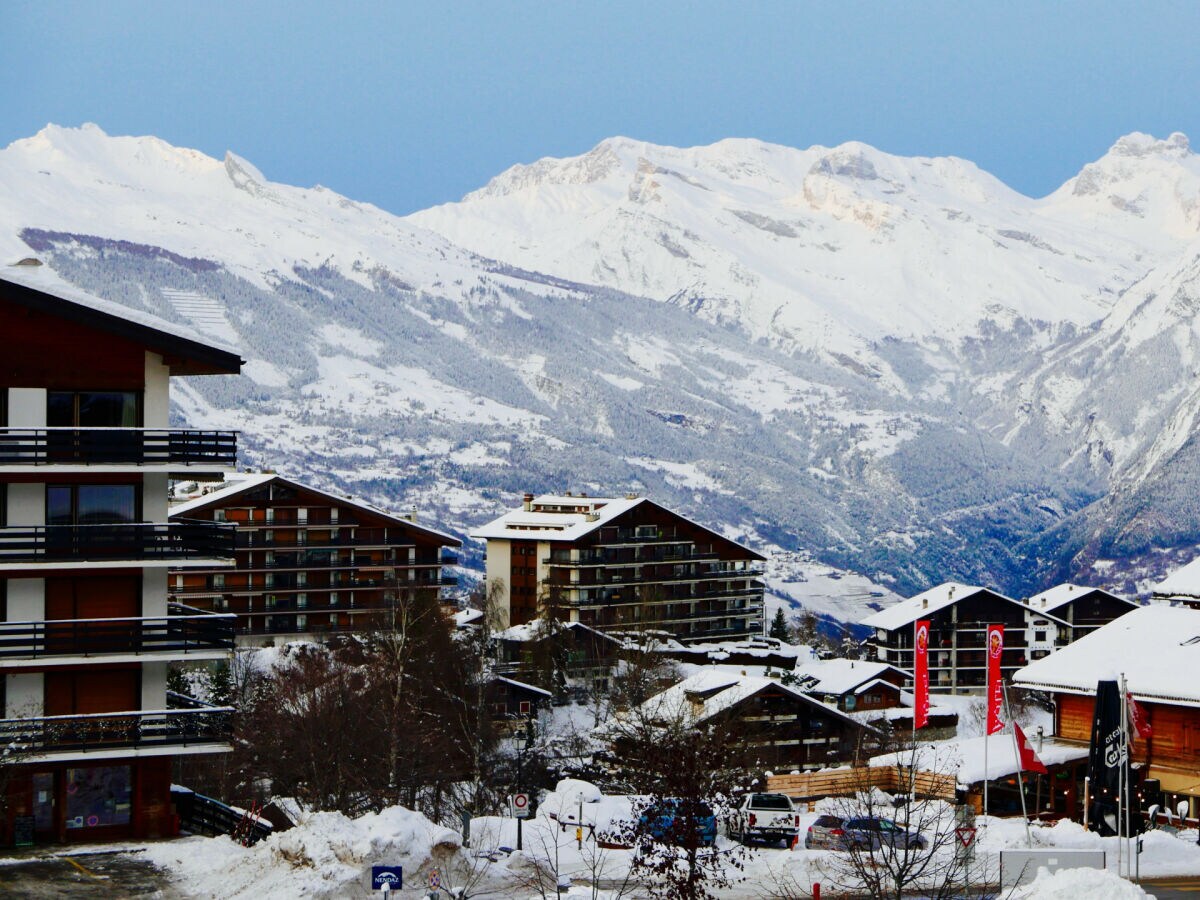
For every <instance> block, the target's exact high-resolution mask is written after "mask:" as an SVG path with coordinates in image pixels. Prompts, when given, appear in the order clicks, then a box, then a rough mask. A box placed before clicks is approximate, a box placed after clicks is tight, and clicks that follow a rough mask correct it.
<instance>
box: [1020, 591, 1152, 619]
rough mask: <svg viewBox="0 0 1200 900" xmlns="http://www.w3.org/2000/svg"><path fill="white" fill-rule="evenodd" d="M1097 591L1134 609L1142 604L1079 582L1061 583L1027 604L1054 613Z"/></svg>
mask: <svg viewBox="0 0 1200 900" xmlns="http://www.w3.org/2000/svg"><path fill="white" fill-rule="evenodd" d="M1096 592H1099V593H1101V594H1104V595H1106V596H1108V597H1112V598H1113V599H1114V600H1117V601H1119V602H1121V603H1124V604H1126V605H1128V606H1129V607H1130V608H1133V609H1136V608H1137V607H1138V606H1139V605H1140V604H1138V603H1135V602H1133V601H1132V600H1126V599H1125V598H1124V597H1118V596H1117V595H1116V594H1113V593H1110V592H1109V591H1106V590H1104V589H1103V588H1098V587H1087V586H1081V585H1078V584H1060V585H1058V586H1057V587H1052V588H1050V590H1048V591H1042V592H1041V593H1040V594H1034V595H1033V596H1032V597H1030V598H1029V600H1028V601H1027V605H1028V606H1029V608H1030V609H1032V610H1035V611H1037V612H1048V613H1052V612H1054V611H1055V610H1056V609H1061V608H1062V607H1064V606H1066V605H1067V604H1068V603H1070V602H1071V601H1072V600H1078V599H1079V598H1080V597H1086V596H1087V595H1088V594H1092V593H1096Z"/></svg>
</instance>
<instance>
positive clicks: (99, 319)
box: [0, 266, 242, 375]
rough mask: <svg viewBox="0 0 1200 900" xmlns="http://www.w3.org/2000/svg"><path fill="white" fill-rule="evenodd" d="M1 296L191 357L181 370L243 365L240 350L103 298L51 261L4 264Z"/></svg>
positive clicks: (231, 369) (224, 371) (228, 370)
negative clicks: (59, 271) (80, 285)
mask: <svg viewBox="0 0 1200 900" xmlns="http://www.w3.org/2000/svg"><path fill="white" fill-rule="evenodd" d="M0 282H2V283H3V284H2V285H0V287H2V288H3V291H2V296H3V299H4V300H8V301H11V302H14V303H17V304H19V305H21V306H24V307H26V308H28V309H32V310H36V311H37V312H41V313H45V314H46V315H51V316H56V317H58V318H62V319H67V320H68V321H72V322H77V323H79V324H80V325H83V326H85V327H88V328H95V329H96V330H98V331H103V332H107V333H109V334H114V335H117V336H119V337H122V338H125V339H127V340H130V341H133V342H134V343H138V344H142V345H144V346H146V347H149V348H150V349H152V350H154V351H156V352H159V353H162V354H163V355H164V356H169V357H176V358H179V359H183V360H186V361H187V362H188V365H185V366H181V367H179V368H181V369H184V370H185V371H181V372H179V373H178V374H197V375H199V374H211V375H232V374H237V373H238V372H240V371H241V368H242V359H241V356H240V355H239V353H238V351H236V350H235V349H233V348H231V347H228V346H226V345H224V344H221V343H220V342H218V341H214V340H213V339H212V338H209V337H203V336H201V335H200V334H199V333H198V332H196V331H194V330H193V329H191V328H189V327H187V326H186V325H181V324H179V323H177V322H168V321H167V320H166V319H163V318H160V317H158V316H156V315H154V314H152V313H149V312H145V311H144V310H139V309H134V308H133V307H130V306H125V305H124V304H121V303H114V302H112V301H111V300H104V299H102V298H100V297H97V296H95V295H94V294H89V293H88V292H87V291H83V290H80V289H79V288H77V287H75V285H73V284H70V283H69V282H67V281H65V280H64V279H63V278H62V277H61V276H59V275H58V274H57V273H56V272H54V271H53V270H52V269H50V267H49V266H5V267H3V268H0Z"/></svg>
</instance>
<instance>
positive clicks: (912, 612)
mask: <svg viewBox="0 0 1200 900" xmlns="http://www.w3.org/2000/svg"><path fill="white" fill-rule="evenodd" d="M983 591H987V592H988V593H989V594H991V595H993V596H995V597H999V598H1000V599H1001V600H1004V601H1006V602H1008V603H1012V604H1013V605H1015V606H1019V607H1020V608H1021V609H1023V610H1028V609H1029V607H1027V606H1026V605H1025V604H1024V603H1022V602H1021V601H1020V600H1014V599H1013V598H1012V597H1006V596H1005V595H1004V594H1001V593H999V592H998V591H993V590H991V589H990V588H983V587H978V586H975V585H966V584H958V583H957V582H953V581H948V582H946V583H945V584H939V585H938V586H937V587H935V588H930V589H929V590H927V591H925V592H924V593H922V594H917V596H915V597H909V598H908V599H907V600H901V601H900V602H899V603H895V604H893V605H892V606H889V607H888V608H887V609H882V610H880V611H879V612H877V613H875V614H874V615H871V616H867V618H865V619H863V620H862V622H861V624H863V625H867V626H869V627H871V628H882V629H884V630H885V631H895V630H896V629H897V628H903V627H904V626H906V625H911V624H912V623H913V622H915V621H917V620H918V619H923V618H925V617H926V616H931V615H933V614H934V613H935V612H939V611H941V610H943V609H947V608H949V607H951V606H953V605H954V604H955V603H958V602H959V601H960V600H966V599H967V598H968V597H974V596H975V595H976V594H979V593H981V592H983ZM1037 613H1038V614H1039V615H1041V616H1045V617H1046V618H1048V619H1053V620H1054V621H1055V622H1057V623H1058V624H1060V625H1067V624H1068V623H1066V622H1064V621H1063V620H1062V619H1060V618H1058V617H1057V616H1055V615H1053V614H1051V613H1048V612H1046V611H1045V610H1042V609H1039V610H1037Z"/></svg>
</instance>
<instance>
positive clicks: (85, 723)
mask: <svg viewBox="0 0 1200 900" xmlns="http://www.w3.org/2000/svg"><path fill="white" fill-rule="evenodd" d="M0 334H3V335H4V336H5V350H4V353H3V354H2V355H0V612H2V614H3V622H2V623H0V669H3V678H2V679H0V684H2V687H3V697H2V701H0V702H2V704H3V708H4V718H3V720H0V745H2V746H4V747H6V748H7V752H6V758H5V760H4V765H3V766H2V767H0V773H2V780H3V786H2V787H0V789H2V790H4V791H5V793H6V796H7V816H6V817H5V821H3V822H0V831H2V832H3V837H4V839H6V840H7V841H8V842H9V843H20V844H27V843H31V842H35V841H79V840H86V841H95V840H106V839H111V838H118V837H153V836H166V835H171V834H174V833H175V832H176V831H177V830H178V821H177V818H176V817H175V814H174V812H173V810H172V807H171V796H170V787H171V768H172V758H173V757H175V756H178V755H182V754H196V753H214V752H224V751H228V750H230V749H231V748H230V744H229V739H230V731H229V724H230V723H229V711H228V710H223V709H216V708H212V707H205V706H203V705H200V704H196V703H195V702H194V701H193V702H191V703H185V702H183V701H182V700H179V702H175V700H176V699H177V698H173V697H172V696H171V695H170V694H169V692H168V691H167V669H168V666H169V665H170V664H171V663H173V662H177V661H181V660H216V659H224V658H228V656H229V655H230V653H231V651H232V648H233V628H232V619H231V618H230V617H225V616H216V615H213V614H211V613H204V612H200V611H197V610H194V609H188V608H185V607H181V606H177V605H175V604H172V603H170V602H169V601H168V597H167V569H168V567H172V566H178V567H189V566H200V567H204V568H216V567H220V566H223V565H231V564H232V562H233V541H234V536H233V532H232V528H231V527H229V526H224V525H219V524H216V523H212V522H208V523H196V522H184V521H181V522H177V523H171V522H168V518H167V494H168V480H169V479H170V478H173V477H187V478H200V479H203V478H220V477H221V475H222V473H223V472H225V471H229V470H231V469H232V468H233V466H234V464H235V461H236V460H235V456H236V435H235V434H234V433H232V432H211V431H207V432H206V431H193V430H187V429H179V428H172V427H170V425H169V424H168V399H169V388H168V385H169V381H170V378H171V377H173V376H178V375H211V374H231V373H236V372H238V371H239V369H240V366H241V360H240V359H239V358H238V356H237V355H236V354H234V353H231V352H229V351H226V350H223V349H220V348H217V347H213V346H211V345H209V344H208V343H206V342H204V341H203V340H201V339H200V338H198V337H196V336H194V335H190V334H188V333H187V332H183V331H181V330H179V329H177V328H176V327H175V326H173V325H171V324H169V323H166V322H164V321H161V320H157V319H154V318H153V317H151V316H148V315H146V314H143V313H135V312H133V311H131V310H127V309H125V308H124V307H121V306H119V305H116V304H113V303H109V302H106V301H103V300H100V299H99V298H95V297H90V296H88V295H85V294H82V293H80V292H78V291H76V290H74V289H73V288H71V287H70V286H69V285H66V284H65V283H63V282H61V281H59V280H57V278H56V277H55V276H54V275H53V273H51V272H49V271H45V272H32V271H21V270H13V269H9V270H5V271H4V272H3V273H0Z"/></svg>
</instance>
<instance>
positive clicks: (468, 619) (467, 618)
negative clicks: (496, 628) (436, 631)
mask: <svg viewBox="0 0 1200 900" xmlns="http://www.w3.org/2000/svg"><path fill="white" fill-rule="evenodd" d="M482 618H483V610H482V609H475V608H473V607H467V608H466V609H460V610H458V611H457V612H455V613H454V626H455V627H456V628H462V627H464V626H466V625H470V624H471V623H472V622H478V621H479V620H480V619H482Z"/></svg>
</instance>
